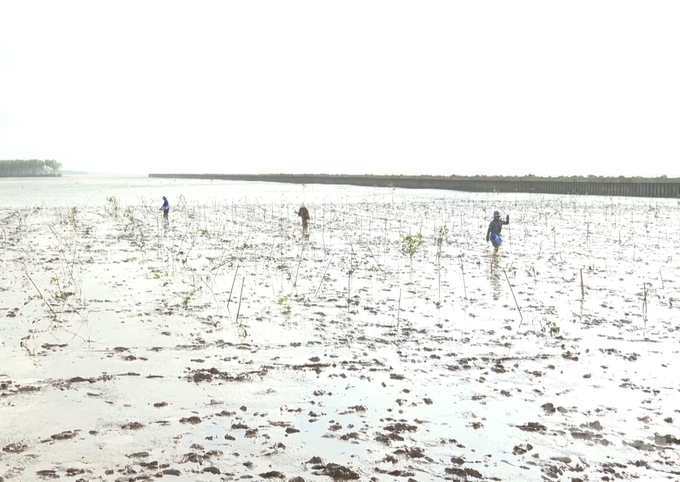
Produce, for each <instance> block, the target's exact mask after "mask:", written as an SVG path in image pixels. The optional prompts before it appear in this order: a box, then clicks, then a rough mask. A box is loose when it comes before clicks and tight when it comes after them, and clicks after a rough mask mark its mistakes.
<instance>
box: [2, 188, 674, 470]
mask: <svg viewBox="0 0 680 482" xmlns="http://www.w3.org/2000/svg"><path fill="white" fill-rule="evenodd" d="M355 191H356V192H357V193H361V194H357V195H355V196H354V197H347V198H345V199H344V200H336V201H334V202H330V201H325V200H324V199H323V197H322V195H321V194H320V195H319V196H318V197H317V198H316V199H314V197H313V196H308V198H307V206H308V207H309V208H310V211H311V216H312V220H311V223H310V235H309V237H308V238H307V237H303V236H302V233H301V226H300V220H299V219H298V218H297V216H296V215H295V213H296V211H297V208H298V205H297V204H292V203H291V204H288V203H284V202H281V201H280V200H278V201H271V202H260V201H250V200H247V199H245V200H243V201H241V202H239V201H236V202H234V201H231V202H220V201H219V200H216V201H213V202H209V203H192V202H190V201H187V200H184V199H181V198H180V199H179V200H177V202H176V203H175V205H174V206H173V209H172V211H171V213H170V221H169V224H168V225H165V224H164V222H163V220H162V219H161V216H160V213H159V211H158V206H157V205H156V204H158V203H156V200H155V199H154V200H153V202H152V201H149V202H148V203H147V202H145V201H140V202H138V203H134V204H127V205H124V204H123V203H121V202H119V201H118V200H117V199H116V198H113V197H110V198H109V199H108V200H106V201H105V200H102V203H101V205H100V206H94V205H89V206H70V207H59V208H50V207H46V206H41V207H26V208H21V209H2V208H0V219H2V223H1V224H0V228H1V229H2V231H1V232H0V236H1V237H0V241H1V246H2V248H1V249H2V259H1V260H0V315H1V316H0V359H1V360H2V364H1V365H0V420H1V423H0V449H1V450H0V481H11V480H19V481H25V480H52V479H65V480H78V481H94V480H96V481H100V480H101V481H136V480H156V479H158V478H169V479H171V480H187V481H220V480H240V479H253V480H264V479H274V480H291V481H302V480H404V481H413V480H416V481H424V480H454V481H464V480H475V481H477V480H479V481H486V480H495V481H506V480H567V481H572V482H578V481H595V480H597V481H602V480H604V481H607V480H610V481H612V480H629V479H639V480H645V481H652V480H678V479H679V478H680V467H679V466H678V462H679V461H680V456H679V454H678V450H679V449H680V429H679V428H678V421H680V403H679V402H678V401H679V400H680V393H678V391H679V390H678V382H677V373H678V372H677V371H676V370H678V369H679V368H678V350H680V348H679V346H680V345H679V344H678V341H679V338H680V317H679V313H678V308H679V307H680V291H679V288H678V281H679V280H680V269H679V268H678V266H679V265H680V263H679V261H680V260H679V259H678V254H677V253H678V248H679V247H680V246H679V242H678V240H679V239H680V228H679V224H678V223H677V212H678V202H677V201H674V200H673V201H672V200H658V199H654V200H651V199H650V200H646V199H634V200H632V199H625V198H600V197H577V196H531V195H521V196H517V195H502V194H486V195H480V194H463V193H446V194H442V193H430V194H427V193H425V192H421V193H418V194H417V195H413V194H411V193H408V192H404V193H403V194H399V193H400V192H401V191H396V194H395V190H390V191H386V190H382V191H380V192H383V193H384V192H388V193H389V194H385V195H382V194H380V195H378V194H375V193H376V192H378V191H377V190H370V189H363V188H356V190H355ZM353 192H354V191H353ZM366 193H369V194H366ZM494 209H499V210H501V211H502V214H503V215H505V214H506V213H509V214H510V217H511V224H510V225H509V226H508V227H506V228H505V229H504V232H503V234H504V235H505V243H504V244H503V246H502V247H501V250H500V252H499V253H498V254H497V255H494V254H493V252H492V249H491V247H490V246H489V245H487V244H486V243H485V242H484V237H485V233H486V227H487V225H488V222H489V221H490V219H491V212H492V211H493V210H494ZM442 228H446V229H442ZM418 233H420V234H422V241H423V244H422V245H418V240H419V238H418V236H417V235H418ZM408 235H411V238H410V239H411V247H413V246H415V249H412V250H411V251H412V254H413V256H412V257H410V256H409V255H408V251H409V250H408V246H409V244H408V241H406V240H407V236H408Z"/></svg>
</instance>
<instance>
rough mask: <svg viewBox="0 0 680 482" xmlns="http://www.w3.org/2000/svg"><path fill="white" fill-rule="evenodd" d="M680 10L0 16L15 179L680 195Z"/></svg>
mask: <svg viewBox="0 0 680 482" xmlns="http://www.w3.org/2000/svg"><path fill="white" fill-rule="evenodd" d="M678 25H680V2H678V1H677V0H659V1H653V2H648V1H626V0H616V1H608V0H602V1H597V0H587V1H583V0H571V1H568V2H551V1H545V0H540V1H521V0H520V1H507V0H504V1H494V0H490V1H469V2H462V1H451V0H446V1H437V0H434V1H410V2H406V1H400V0H388V1H383V0H376V1H371V0H360V1H357V0H343V1H333V2H331V1H324V0H310V1H297V0H290V1H281V0H276V1H267V0H261V1H260V0H249V1H222V0H201V1H197V2H196V1H191V2H190V1H176V0H134V1H131V0H116V1H115V2H112V1H110V2H103V1H92V0H82V1H81V0H60V1H58V2H56V1H54V0H45V1H41V0H21V1H3V2H0V160H2V159H55V160H57V161H59V162H61V163H62V164H63V166H64V169H66V170H84V171H89V172H120V173H152V172H153V173H237V174H240V173H253V174H260V173H292V174H298V173H299V174H303V173H308V174H309V173H318V174H323V173H328V174H404V175H417V174H427V175H527V174H533V175H537V176H559V175H613V176H619V175H624V176H661V175H667V176H668V177H680V162H679V161H680V28H678Z"/></svg>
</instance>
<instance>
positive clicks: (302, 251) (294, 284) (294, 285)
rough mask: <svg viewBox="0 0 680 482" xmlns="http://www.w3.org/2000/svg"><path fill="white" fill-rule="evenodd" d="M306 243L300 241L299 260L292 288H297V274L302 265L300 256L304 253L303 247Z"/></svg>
mask: <svg viewBox="0 0 680 482" xmlns="http://www.w3.org/2000/svg"><path fill="white" fill-rule="evenodd" d="M306 244H307V243H305V242H304V240H303V241H302V248H301V249H300V260H299V261H298V265H297V269H296V270H295V281H293V288H295V287H296V286H297V279H298V273H299V272H300V265H301V264H302V255H303V254H304V252H305V245H306Z"/></svg>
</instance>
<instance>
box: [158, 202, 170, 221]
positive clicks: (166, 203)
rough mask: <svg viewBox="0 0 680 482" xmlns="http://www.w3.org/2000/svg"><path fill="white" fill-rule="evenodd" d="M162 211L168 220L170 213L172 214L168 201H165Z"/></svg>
mask: <svg viewBox="0 0 680 482" xmlns="http://www.w3.org/2000/svg"><path fill="white" fill-rule="evenodd" d="M160 210H161V211H163V217H164V218H167V217H168V213H169V212H170V203H169V202H168V200H167V199H166V200H164V201H163V206H161V209H160Z"/></svg>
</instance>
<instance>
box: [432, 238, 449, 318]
mask: <svg viewBox="0 0 680 482" xmlns="http://www.w3.org/2000/svg"><path fill="white" fill-rule="evenodd" d="M448 239H449V228H447V227H446V225H442V226H440V227H439V228H438V229H437V233H436V235H435V244H436V245H437V292H438V297H437V308H440V307H441V302H442V272H441V257H442V245H443V244H444V243H445V242H446V241H447V240H448Z"/></svg>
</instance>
